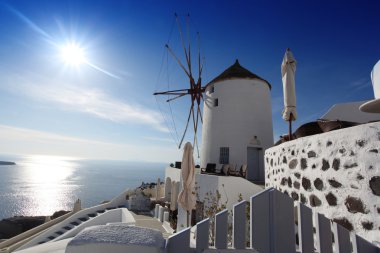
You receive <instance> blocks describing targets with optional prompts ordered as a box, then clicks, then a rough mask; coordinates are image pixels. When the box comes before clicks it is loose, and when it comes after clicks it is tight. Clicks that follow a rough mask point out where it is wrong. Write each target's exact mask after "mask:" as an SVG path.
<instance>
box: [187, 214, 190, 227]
mask: <svg viewBox="0 0 380 253" xmlns="http://www.w3.org/2000/svg"><path fill="white" fill-rule="evenodd" d="M186 212H187V215H186V223H187V227H189V219H190V218H189V216H190V212H189V211H186Z"/></svg>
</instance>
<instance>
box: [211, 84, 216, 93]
mask: <svg viewBox="0 0 380 253" xmlns="http://www.w3.org/2000/svg"><path fill="white" fill-rule="evenodd" d="M214 91H215V87H214V85H213V86H211V88H210V94H211V93H214Z"/></svg>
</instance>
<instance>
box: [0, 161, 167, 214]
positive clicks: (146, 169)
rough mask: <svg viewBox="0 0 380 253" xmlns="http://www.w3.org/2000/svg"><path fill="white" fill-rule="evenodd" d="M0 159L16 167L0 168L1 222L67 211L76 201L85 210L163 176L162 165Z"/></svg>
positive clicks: (122, 162) (163, 165) (163, 166)
mask: <svg viewBox="0 0 380 253" xmlns="http://www.w3.org/2000/svg"><path fill="white" fill-rule="evenodd" d="M0 161H14V162H16V164H17V165H14V166H0V219H3V218H7V217H11V216H15V215H25V216H29V215H51V214H53V213H54V212H55V211H58V210H71V209H72V207H73V203H74V201H75V200H76V199H77V198H80V199H81V200H82V206H84V207H88V206H92V205H96V204H99V203H100V202H102V201H104V200H110V199H112V198H113V197H115V196H116V195H117V194H119V193H121V192H122V191H123V190H125V189H127V188H134V187H137V186H139V185H140V184H141V182H142V181H144V182H154V181H156V180H157V178H158V177H160V178H163V177H164V173H165V172H164V168H165V164H162V163H138V162H127V161H95V160H70V159H65V158H61V157H49V156H23V157H20V156H19V157H17V156H4V155H0Z"/></svg>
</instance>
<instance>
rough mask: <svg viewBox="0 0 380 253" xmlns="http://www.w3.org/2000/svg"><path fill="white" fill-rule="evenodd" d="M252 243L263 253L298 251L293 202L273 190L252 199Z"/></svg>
mask: <svg viewBox="0 0 380 253" xmlns="http://www.w3.org/2000/svg"><path fill="white" fill-rule="evenodd" d="M251 242H252V247H253V248H255V249H256V250H257V251H259V252H260V253H266V252H268V253H288V252H295V251H296V243H295V242H296V237H295V233H294V203H293V200H292V199H291V198H289V197H288V196H287V195H285V194H283V193H281V192H279V191H277V190H275V189H273V188H271V189H268V190H265V191H263V192H261V193H259V194H257V195H255V196H253V197H251Z"/></svg>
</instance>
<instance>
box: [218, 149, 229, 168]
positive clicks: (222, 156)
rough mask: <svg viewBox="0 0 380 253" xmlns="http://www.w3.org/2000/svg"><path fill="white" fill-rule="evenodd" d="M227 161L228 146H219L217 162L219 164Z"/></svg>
mask: <svg viewBox="0 0 380 253" xmlns="http://www.w3.org/2000/svg"><path fill="white" fill-rule="evenodd" d="M229 161H230V148H229V147H221V148H220V156H219V163H220V164H228V163H229Z"/></svg>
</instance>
